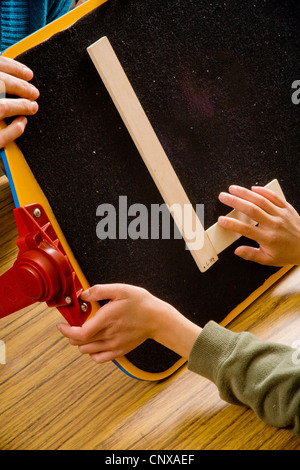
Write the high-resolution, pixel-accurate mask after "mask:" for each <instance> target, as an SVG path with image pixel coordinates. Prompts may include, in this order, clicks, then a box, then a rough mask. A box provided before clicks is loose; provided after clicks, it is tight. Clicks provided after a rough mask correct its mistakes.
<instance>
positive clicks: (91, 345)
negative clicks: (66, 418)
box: [57, 284, 201, 363]
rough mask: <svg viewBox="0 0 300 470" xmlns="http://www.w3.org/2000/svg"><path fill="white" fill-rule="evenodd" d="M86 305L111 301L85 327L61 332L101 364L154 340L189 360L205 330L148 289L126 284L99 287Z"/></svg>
mask: <svg viewBox="0 0 300 470" xmlns="http://www.w3.org/2000/svg"><path fill="white" fill-rule="evenodd" d="M81 298H82V299H83V300H86V301H89V302H91V301H99V300H108V299H111V300H110V302H108V303H107V304H105V305H104V306H103V307H101V308H100V309H99V310H98V312H97V313H96V314H95V315H94V316H93V317H92V318H90V319H89V320H88V321H87V322H85V323H84V324H83V326H82V327H71V326H69V325H67V324H62V323H60V324H58V325H57V327H58V329H59V331H60V332H61V333H62V334H63V335H64V336H66V337H67V338H69V341H70V343H71V344H73V345H77V346H79V350H80V352H81V353H82V354H90V356H91V357H92V359H94V361H95V362H97V363H103V362H107V361H111V360H113V359H116V358H117V357H120V356H124V355H125V354H127V353H128V352H129V351H131V350H132V349H134V348H136V347H137V346H139V345H140V344H141V343H143V342H144V341H145V340H146V339H148V338H152V339H154V340H156V341H157V342H159V343H161V344H163V345H164V346H166V347H168V348H169V349H172V350H173V351H175V352H177V353H178V354H179V355H181V356H183V357H186V358H188V356H189V353H190V350H191V348H192V346H193V344H194V342H195V340H196V338H197V336H198V334H199V333H200V331H201V328H200V327H198V326H196V325H194V324H193V323H192V322H190V321H189V320H187V319H186V318H185V317H184V316H183V315H181V314H180V313H179V312H178V311H177V310H176V309H175V308H173V307H172V306H171V305H169V304H167V303H166V302H163V301H162V300H160V299H158V298H156V297H154V296H153V295H151V294H150V293H149V292H148V291H146V290H145V289H142V288H140V287H135V286H130V285H126V284H107V285H96V286H94V287H91V288H90V289H88V290H87V291H85V292H84V293H83V294H82V295H81Z"/></svg>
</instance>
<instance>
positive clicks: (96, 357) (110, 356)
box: [90, 351, 122, 364]
mask: <svg viewBox="0 0 300 470" xmlns="http://www.w3.org/2000/svg"><path fill="white" fill-rule="evenodd" d="M121 355H122V354H118V353H117V352H116V351H101V352H98V353H95V354H91V355H90V356H91V358H92V359H93V361H95V362H96V363H97V364H104V363H105V362H110V361H113V360H114V359H116V358H117V357H120V356H121Z"/></svg>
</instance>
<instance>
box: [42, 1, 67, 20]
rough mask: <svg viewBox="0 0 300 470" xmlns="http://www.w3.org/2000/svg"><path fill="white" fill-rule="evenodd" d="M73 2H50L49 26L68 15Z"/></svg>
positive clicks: (48, 12)
mask: <svg viewBox="0 0 300 470" xmlns="http://www.w3.org/2000/svg"><path fill="white" fill-rule="evenodd" d="M71 3H72V0H54V1H53V0H48V11H47V24H48V23H51V21H54V20H56V19H57V18H59V17H60V16H62V15H64V14H65V13H67V12H68V11H69V9H70V6H71Z"/></svg>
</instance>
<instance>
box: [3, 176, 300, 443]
mask: <svg viewBox="0 0 300 470" xmlns="http://www.w3.org/2000/svg"><path fill="white" fill-rule="evenodd" d="M12 209H13V201H12V197H11V194H10V189H9V186H8V183H7V179H6V177H2V178H1V179H0V274H2V273H3V272H5V271H6V270H7V269H8V268H9V267H10V266H11V265H12V263H13V262H14V260H15V258H16V255H17V248H16V245H15V239H16V236H17V233H16V228H15V224H14V217H13V214H12ZM299 305H300V269H299V268H294V269H293V270H291V271H290V272H289V273H288V274H287V275H286V276H285V277H284V278H282V279H281V280H280V281H279V282H278V283H277V284H276V285H274V286H273V287H272V288H271V289H269V290H268V291H267V292H265V294H263V295H262V296H261V297H260V298H259V299H257V300H256V301H255V302H254V303H253V304H252V305H251V306H250V307H248V308H247V309H246V310H245V311H244V312H243V313H242V314H241V315H239V316H238V317H237V318H236V319H235V320H234V321H232V322H231V323H230V324H229V326H228V328H230V329H231V330H234V331H242V330H248V331H251V332H252V333H254V334H256V335H257V336H258V337H260V338H261V339H264V340H271V341H277V342H281V343H285V344H292V343H293V341H295V340H299V339H300V307H299ZM61 320H62V318H61V316H60V315H59V313H58V312H57V310H56V309H49V308H47V306H46V305H45V304H35V305H34V306H32V307H29V308H27V309H24V310H22V311H20V312H17V313H14V314H12V315H10V316H8V317H6V318H4V319H1V320H0V325H1V327H0V340H2V341H4V342H5V345H6V364H3V365H1V364H0V396H1V400H0V449H2V450H15V449H17V450H46V449H47V450H75V449H76V450H94V449H95V450H128V449H130V450H202V449H203V450H205V449H207V450H208V449H218V450H226V449H228V450H229V449H230V450H237V449H243V450H256V449H264V450H281V449H282V450H293V449H298V450H299V449H300V439H299V438H297V437H295V436H294V435H293V434H292V433H291V432H290V431H288V430H284V429H277V428H275V427H273V426H269V425H267V424H264V423H263V422H261V421H260V420H259V419H258V418H257V417H256V416H255V415H254V413H253V412H252V411H251V410H248V409H246V408H243V407H239V406H233V405H228V404H227V403H225V402H224V401H222V400H221V399H220V398H219V395H218V391H217V389H216V387H215V386H214V385H213V384H212V383H210V382H209V381H207V380H206V379H204V378H202V377H199V376H197V375H196V374H193V373H192V372H190V371H188V370H187V369H186V367H183V368H181V369H180V370H179V371H178V372H176V373H175V374H174V375H173V376H172V377H170V378H168V379H165V380H163V381H161V382H154V383H152V382H143V381H137V380H135V379H132V378H130V377H128V376H127V375H125V374H124V373H123V372H121V371H120V370H119V369H118V368H117V367H116V366H115V365H114V364H113V363H108V364H105V365H101V366H99V365H96V364H95V363H94V362H92V361H91V360H90V359H89V357H86V356H82V355H80V354H79V352H78V349H77V348H76V347H73V346H70V345H69V343H68V342H67V340H66V339H65V338H63V337H62V336H61V334H60V333H59V332H58V331H57V329H56V323H57V322H58V321H61Z"/></svg>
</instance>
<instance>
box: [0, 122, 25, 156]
mask: <svg viewBox="0 0 300 470" xmlns="http://www.w3.org/2000/svg"><path fill="white" fill-rule="evenodd" d="M26 124H27V119H26V118H25V117H24V116H20V117H17V118H16V119H14V120H13V122H12V123H11V124H9V126H7V127H5V128H4V129H1V130H0V149H1V148H3V147H6V146H7V145H8V144H9V143H10V142H13V141H14V140H16V139H17V138H18V137H20V136H21V135H22V134H23V132H24V130H25V127H26Z"/></svg>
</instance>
